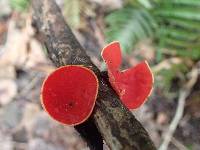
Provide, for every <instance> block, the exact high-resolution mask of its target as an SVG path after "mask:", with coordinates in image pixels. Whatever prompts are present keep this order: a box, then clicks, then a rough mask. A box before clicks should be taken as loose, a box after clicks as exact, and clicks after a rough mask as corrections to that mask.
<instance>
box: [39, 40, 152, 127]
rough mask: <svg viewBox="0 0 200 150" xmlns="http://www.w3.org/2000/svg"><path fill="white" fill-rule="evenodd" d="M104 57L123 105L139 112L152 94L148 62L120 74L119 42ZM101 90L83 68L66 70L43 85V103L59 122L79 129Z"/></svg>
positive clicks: (90, 73) (71, 67)
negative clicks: (137, 109)
mask: <svg viewBox="0 0 200 150" xmlns="http://www.w3.org/2000/svg"><path fill="white" fill-rule="evenodd" d="M102 57H103V59H104V61H105V63H106V65H107V68H108V76H109V81H110V83H111V85H112V87H113V89H114V90H115V91H116V93H117V94H118V95H119V97H120V99H121V100H122V102H123V103H124V105H125V106H126V107H128V108H129V109H136V108H138V107H139V106H140V105H141V104H143V103H144V101H145V99H146V98H147V97H148V96H149V94H150V93H151V90H152V84H153V76H152V73H151V70H150V68H149V66H148V64H147V62H146V61H144V62H141V63H140V64H138V65H137V66H135V67H133V68H129V69H127V70H124V71H120V70H119V68H120V64H121V61H122V56H121V49H120V45H119V42H113V43H110V44H109V45H108V46H106V47H105V48H104V49H103V50H102ZM98 86H99V85H98V79H97V77H96V75H95V73H94V72H93V71H92V70H90V69H88V68H86V67H84V66H80V65H67V66H63V67H60V68H58V69H56V70H55V71H54V72H52V73H51V74H50V75H49V76H48V77H47V78H46V80H45V81H44V83H43V86H42V89H41V103H42V106H43V108H44V110H45V111H46V112H47V113H48V114H49V115H50V116H51V117H52V118H53V119H55V120H56V121H58V122H60V123H62V124H65V125H78V124H80V123H82V122H84V121H85V120H87V118H88V117H89V116H90V114H91V113H92V111H93V108H94V105H95V101H96V98H97V94H98Z"/></svg>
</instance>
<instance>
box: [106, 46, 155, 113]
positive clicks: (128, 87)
mask: <svg viewBox="0 0 200 150" xmlns="http://www.w3.org/2000/svg"><path fill="white" fill-rule="evenodd" d="M115 52H116V54H115ZM119 53H120V55H119ZM116 56H117V58H115V57H116ZM119 56H120V58H119ZM102 57H103V59H104V61H105V62H106V65H107V68H108V76H109V81H110V83H111V85H112V87H113V88H114V89H115V91H116V92H117V94H118V95H119V96H120V99H121V100H122V102H123V103H124V104H125V105H126V107H128V108H129V109H136V108H138V107H139V106H141V105H142V104H143V103H144V101H145V100H146V99H147V98H148V96H149V95H150V93H151V91H152V85H153V75H152V72H151V70H150V68H149V65H148V63H147V62H146V61H143V62H141V63H139V64H138V65H136V66H135V67H132V68H129V69H127V70H123V71H119V67H120V64H121V59H122V58H121V50H120V45H119V42H112V43H110V44H109V45H108V46H106V47H105V48H104V49H103V51H102Z"/></svg>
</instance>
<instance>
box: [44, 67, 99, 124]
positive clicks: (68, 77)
mask: <svg viewBox="0 0 200 150" xmlns="http://www.w3.org/2000/svg"><path fill="white" fill-rule="evenodd" d="M97 93H98V79H97V77H96V75H95V74H94V72H93V71H92V70H90V69H88V68H86V67H83V66H78V65H67V66H63V67H60V68H58V69H56V70H55V71H54V72H52V73H51V74H50V75H49V76H48V77H47V78H46V80H45V81H44V83H43V86H42V89H41V103H42V106H43V108H44V109H45V111H46V112H47V113H48V114H49V115H50V116H51V117H52V118H53V119H55V120H56V121H58V122H60V123H62V124H65V125H78V124H80V123H82V122H84V121H85V120H87V118H88V117H89V116H90V114H91V113H92V110H93V108H94V105H95V101H96V97H97Z"/></svg>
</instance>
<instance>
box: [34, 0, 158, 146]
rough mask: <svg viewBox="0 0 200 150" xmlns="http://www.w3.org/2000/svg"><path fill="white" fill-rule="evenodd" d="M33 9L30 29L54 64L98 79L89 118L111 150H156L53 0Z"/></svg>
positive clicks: (41, 0) (39, 2)
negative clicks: (75, 68) (80, 69)
mask: <svg viewBox="0 0 200 150" xmlns="http://www.w3.org/2000/svg"><path fill="white" fill-rule="evenodd" d="M32 10H33V26H34V27H35V28H36V30H37V31H38V33H39V34H40V35H41V37H42V39H43V40H44V41H43V42H44V44H45V46H46V48H47V51H48V56H49V57H50V59H51V60H52V61H53V63H54V64H55V65H56V66H57V67H59V66H63V65H70V64H73V65H84V66H86V67H88V68H90V69H92V70H93V71H94V72H95V74H96V75H97V76H98V79H99V94H98V98H97V101H96V105H95V108H94V111H93V114H92V116H91V119H92V122H94V123H95V125H96V127H97V128H98V130H99V132H100V133H101V135H102V137H103V139H104V140H105V142H106V143H107V145H108V146H109V147H110V149H112V150H155V149H156V148H155V146H154V144H153V142H152V141H151V139H150V138H149V135H148V133H147V132H146V130H145V129H144V128H143V127H142V125H141V124H140V122H139V121H137V120H136V118H135V117H134V116H133V115H132V114H131V112H130V111H129V110H128V109H127V108H126V107H124V106H123V105H122V103H121V102H120V100H119V97H118V96H117V95H116V93H115V92H114V90H113V89H112V88H111V86H110V84H109V82H108V80H107V79H106V78H105V77H104V76H102V74H101V73H100V71H99V70H98V68H97V67H96V66H95V65H94V64H93V63H92V62H91V60H90V58H89V57H88V56H87V55H86V53H85V51H84V49H83V48H82V46H81V45H80V44H79V42H78V41H77V39H76V38H75V36H74V35H73V33H72V31H71V29H70V28H69V26H68V25H67V24H66V23H65V21H64V18H63V16H62V14H61V11H60V9H59V8H58V6H57V5H56V3H55V2H54V0H32Z"/></svg>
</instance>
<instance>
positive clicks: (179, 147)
mask: <svg viewBox="0 0 200 150" xmlns="http://www.w3.org/2000/svg"><path fill="white" fill-rule="evenodd" d="M172 144H174V146H176V147H177V148H178V149H179V150H188V149H187V147H185V145H183V144H182V143H181V142H180V141H178V140H177V139H176V138H174V137H172Z"/></svg>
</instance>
